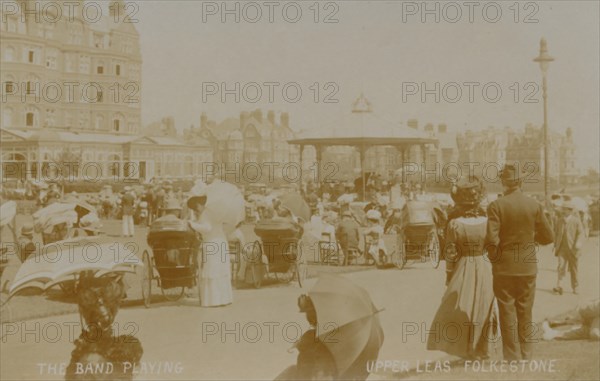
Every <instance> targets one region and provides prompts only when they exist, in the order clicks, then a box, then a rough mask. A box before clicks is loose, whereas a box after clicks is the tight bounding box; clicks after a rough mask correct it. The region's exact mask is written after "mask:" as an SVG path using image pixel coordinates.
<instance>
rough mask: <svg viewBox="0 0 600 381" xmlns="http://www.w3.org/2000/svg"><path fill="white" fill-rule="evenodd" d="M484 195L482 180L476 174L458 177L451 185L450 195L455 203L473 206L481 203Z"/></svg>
mask: <svg viewBox="0 0 600 381" xmlns="http://www.w3.org/2000/svg"><path fill="white" fill-rule="evenodd" d="M484 195H485V187H484V186H483V182H482V181H481V179H479V178H478V177H477V176H469V177H463V178H460V179H459V180H458V181H457V182H456V184H455V185H454V186H453V187H452V191H451V193H450V196H451V197H452V200H454V202H455V203H456V204H457V205H471V206H475V205H478V204H480V203H481V200H482V199H483V197H484Z"/></svg>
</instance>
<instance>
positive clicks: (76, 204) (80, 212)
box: [61, 195, 96, 218]
mask: <svg viewBox="0 0 600 381" xmlns="http://www.w3.org/2000/svg"><path fill="white" fill-rule="evenodd" d="M61 203H63V204H73V209H74V210H75V212H77V217H78V218H81V217H83V216H85V215H86V214H89V213H96V208H95V207H94V206H92V205H90V204H89V203H88V202H87V201H84V200H80V199H79V198H77V197H75V196H73V195H68V196H66V197H65V199H64V200H63V201H61Z"/></svg>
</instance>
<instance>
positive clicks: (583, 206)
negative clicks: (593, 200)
mask: <svg viewBox="0 0 600 381" xmlns="http://www.w3.org/2000/svg"><path fill="white" fill-rule="evenodd" d="M571 204H573V208H574V209H575V210H577V211H579V212H586V213H587V212H588V208H589V206H588V203H587V202H586V201H585V200H584V199H582V198H581V197H572V198H571Z"/></svg>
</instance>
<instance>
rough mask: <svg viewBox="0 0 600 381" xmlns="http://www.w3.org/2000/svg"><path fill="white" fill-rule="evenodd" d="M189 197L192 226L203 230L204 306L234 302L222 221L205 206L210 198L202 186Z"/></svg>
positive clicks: (202, 300) (200, 258)
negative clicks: (219, 221)
mask: <svg viewBox="0 0 600 381" xmlns="http://www.w3.org/2000/svg"><path fill="white" fill-rule="evenodd" d="M191 193H192V195H191V197H190V198H189V199H188V201H187V205H188V208H189V209H190V210H193V211H194V213H193V216H191V219H190V221H189V224H190V226H191V227H192V229H194V230H195V231H197V232H198V233H200V234H202V246H201V249H200V253H199V258H198V262H199V263H200V266H201V270H200V279H199V280H198V281H199V282H200V295H199V296H200V305H201V306H202V307H216V306H226V305H228V304H231V303H232V302H233V290H232V288H231V267H230V260H229V248H228V244H227V235H226V233H225V230H224V229H223V224H222V223H218V222H216V221H218V220H217V219H216V218H215V217H216V216H213V215H212V212H210V211H208V210H205V205H206V202H207V196H206V192H205V190H203V189H197V188H196V189H193V190H192V192H191Z"/></svg>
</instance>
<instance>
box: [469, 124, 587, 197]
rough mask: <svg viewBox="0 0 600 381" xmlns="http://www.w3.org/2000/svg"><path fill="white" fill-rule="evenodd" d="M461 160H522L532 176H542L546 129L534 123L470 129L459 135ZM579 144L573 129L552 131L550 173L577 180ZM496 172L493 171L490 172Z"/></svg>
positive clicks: (490, 162)
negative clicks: (575, 142) (544, 132)
mask: <svg viewBox="0 0 600 381" xmlns="http://www.w3.org/2000/svg"><path fill="white" fill-rule="evenodd" d="M457 144H458V147H459V162H460V163H462V164H464V163H467V162H471V163H477V164H478V167H477V168H479V169H482V168H484V166H488V167H491V166H494V167H496V168H498V167H500V166H502V165H504V164H505V163H507V162H518V163H520V164H521V165H522V166H523V167H525V170H527V171H528V172H531V176H530V177H529V178H530V179H531V180H533V179H538V180H539V179H541V178H543V174H544V138H543V129H542V128H540V127H536V126H534V125H532V124H531V123H529V124H527V125H526V126H525V128H524V129H523V130H521V131H516V130H513V129H512V128H510V127H506V128H503V129H498V128H494V127H489V128H487V129H485V130H482V131H476V132H475V131H471V130H468V131H466V132H464V133H462V134H459V135H458V136H457ZM575 158H576V153H575V146H574V143H573V132H572V129H570V128H568V129H567V130H566V132H565V134H564V135H562V134H559V133H556V132H554V131H550V132H549V134H548V175H549V176H548V177H549V179H550V180H551V181H552V182H555V183H559V184H562V185H567V184H574V183H576V182H577V180H578V177H579V170H578V169H577V167H576V165H575V161H576V160H575ZM490 174H492V175H493V171H492V172H490Z"/></svg>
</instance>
